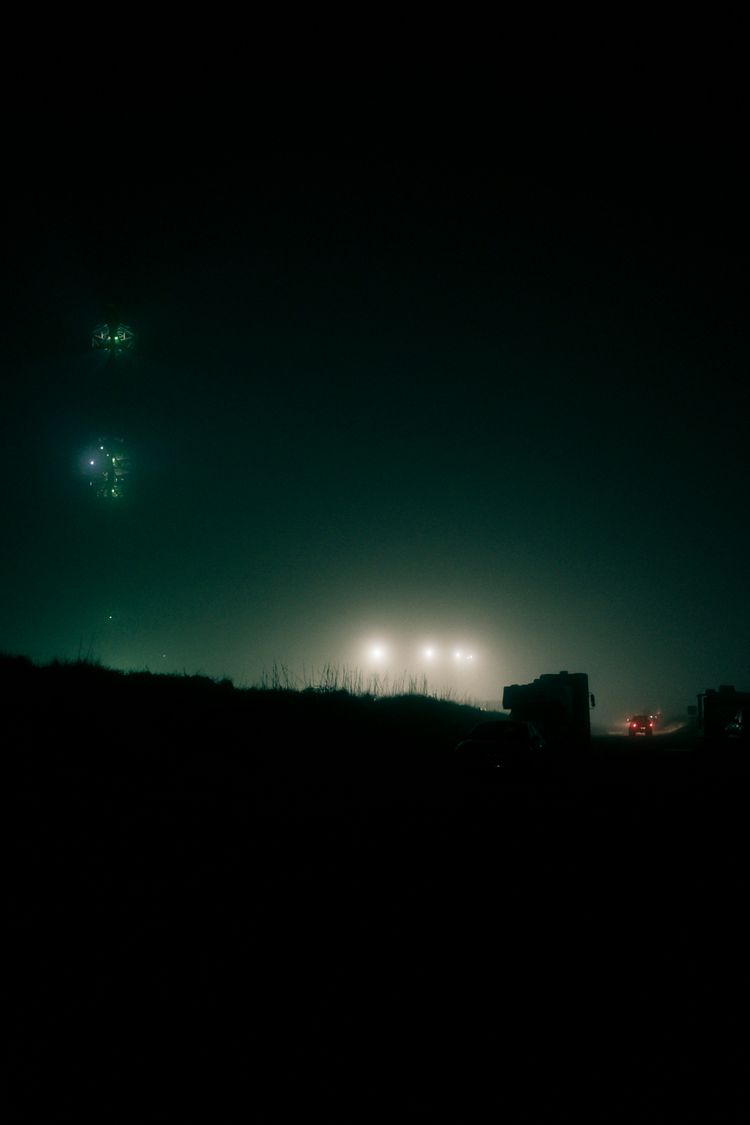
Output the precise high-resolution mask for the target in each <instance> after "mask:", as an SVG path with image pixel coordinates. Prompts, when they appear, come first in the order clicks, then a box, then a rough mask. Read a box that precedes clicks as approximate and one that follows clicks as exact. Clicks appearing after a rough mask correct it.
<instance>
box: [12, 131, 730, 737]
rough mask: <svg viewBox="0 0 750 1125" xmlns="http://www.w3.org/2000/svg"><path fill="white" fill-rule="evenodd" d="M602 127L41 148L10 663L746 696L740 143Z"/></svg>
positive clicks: (23, 169)
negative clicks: (103, 470) (105, 498)
mask: <svg viewBox="0 0 750 1125" xmlns="http://www.w3.org/2000/svg"><path fill="white" fill-rule="evenodd" d="M601 123H602V117H599V116H597V115H593V116H592V118H591V121H590V122H589V124H588V127H587V128H580V129H577V130H576V129H570V128H568V129H567V130H566V129H563V128H561V126H560V122H555V121H547V122H545V123H544V128H543V129H542V130H537V131H536V133H535V132H534V129H531V128H527V129H526V132H525V134H524V136H525V141H526V143H524V144H516V143H512V142H516V141H518V138H519V136H520V135H521V130H520V127H519V128H517V129H516V130H515V131H514V133H513V137H512V138H510V139H508V138H507V137H506V143H505V144H500V143H497V138H496V143H495V144H494V145H487V146H485V147H484V148H477V147H476V146H473V145H472V144H470V143H468V140H467V138H466V137H465V136H462V135H461V134H459V133H457V132H455V131H451V130H450V129H448V130H447V131H446V136H445V137H444V138H443V141H442V144H441V145H436V144H435V143H433V142H434V139H435V138H436V137H439V130H438V129H437V127H436V124H435V123H434V122H433V125H432V128H431V129H430V130H428V131H426V132H425V134H424V135H423V136H422V137H421V138H419V139H418V140H417V141H415V143H414V144H413V145H411V146H410V145H409V144H408V137H406V136H405V134H404V131H402V132H401V134H400V135H399V143H398V144H396V143H395V142H394V143H393V144H391V145H388V144H387V143H386V140H385V139H384V137H385V136H386V133H387V131H383V130H382V129H381V131H380V132H379V133H378V134H377V136H375V135H374V134H371V135H370V136H369V139H368V135H367V134H366V133H364V132H363V133H361V134H360V139H359V143H357V144H350V145H348V146H347V145H346V144H339V145H338V146H331V145H324V144H320V145H316V144H315V143H314V138H313V137H312V136H310V137H308V138H307V139H305V138H304V131H303V135H302V139H299V136H300V134H299V133H298V134H297V136H296V137H295V138H293V139H291V140H289V141H288V142H287V143H282V142H280V141H278V140H277V142H276V143H270V142H269V140H268V133H266V134H265V136H264V140H263V143H260V142H258V143H257V144H256V145H255V147H253V145H252V144H251V143H247V144H245V145H240V146H236V147H235V148H232V149H228V148H227V147H226V146H225V145H223V144H222V143H220V141H221V139H222V138H218V137H217V136H216V135H215V134H208V135H206V137H205V138H198V139H197V140H196V139H195V138H193V141H194V143H192V144H191V145H190V146H187V145H185V144H183V143H178V140H179V141H180V142H182V141H184V138H185V136H186V132H185V131H183V132H182V133H180V134H179V137H176V136H172V138H171V142H166V143H163V144H157V143H156V140H155V137H154V135H153V133H148V135H147V136H146V137H141V138H140V142H139V143H136V144H135V145H134V146H133V147H132V148H131V149H130V151H129V152H128V153H127V154H125V153H123V152H119V151H117V150H115V151H112V150H100V151H98V152H91V151H86V147H85V145H80V144H74V145H73V146H72V148H70V147H69V148H68V149H67V152H66V154H64V155H61V156H60V159H55V160H51V161H46V160H41V159H39V158H38V154H37V157H36V158H32V157H30V156H29V150H28V148H25V149H23V150H22V152H19V156H18V158H17V160H16V162H15V164H14V165H13V169H14V171H13V177H14V178H13V185H12V190H11V200H12V205H11V208H10V211H9V216H8V217H9V219H10V222H9V229H8V237H7V245H8V247H9V252H8V254H7V255H6V260H5V266H4V291H5V298H4V306H3V307H4V313H3V319H4V333H3V336H4V341H5V348H6V356H5V361H4V363H3V389H2V396H3V398H2V407H3V409H2V427H3V433H2V439H3V440H2V453H1V456H2V461H1V462H0V467H1V469H2V485H3V510H4V546H3V552H2V562H1V565H2V595H1V597H0V645H2V647H3V648H4V649H6V650H7V651H12V652H23V653H26V654H28V655H30V656H32V657H33V658H35V659H39V660H47V659H50V658H52V657H53V656H58V657H75V656H77V655H78V654H79V653H81V652H83V653H84V654H86V655H93V656H95V657H97V658H99V659H101V660H102V661H103V662H104V663H106V664H112V665H114V666H117V667H149V668H151V669H152V670H157V671H158V670H164V671H182V670H187V671H190V672H192V671H202V672H205V673H207V674H210V675H228V676H230V677H232V678H233V679H234V680H235V682H236V683H239V684H250V683H255V682H258V681H259V680H260V679H261V678H262V677H263V676H264V675H267V674H268V673H269V672H270V671H271V669H272V667H273V665H274V664H276V665H280V666H283V667H285V668H288V669H289V670H290V671H291V672H292V673H293V674H295V675H297V676H298V677H299V678H300V679H301V680H302V681H304V679H305V678H306V677H307V678H309V679H314V678H315V675H316V673H317V671H319V670H321V669H323V668H324V667H326V666H334V667H336V668H339V669H341V670H342V673H343V670H344V669H355V668H357V669H360V670H362V671H363V672H364V673H366V674H367V675H369V674H370V673H371V672H372V671H373V670H374V666H372V665H370V664H369V663H368V656H367V648H368V645H369V644H370V642H374V641H375V640H380V641H382V643H383V644H385V645H389V646H390V656H389V658H388V659H389V663H388V664H387V665H383V666H382V667H381V669H380V671H381V674H382V673H383V672H388V674H389V675H390V676H391V677H393V678H394V679H400V678H401V679H402V678H403V677H404V676H405V675H407V676H410V675H416V674H421V673H422V672H423V671H425V670H426V669H425V665H424V661H423V659H422V657H421V656H420V655H419V652H420V647H421V646H422V644H423V643H426V642H427V641H428V640H429V641H432V643H434V644H435V645H436V646H441V649H442V651H443V653H444V654H445V663H444V664H443V665H442V666H441V668H440V670H439V671H435V672H434V673H433V672H430V675H432V676H433V677H434V679H433V683H434V684H435V686H436V687H438V688H443V689H450V690H452V691H455V692H458V693H459V694H461V695H463V694H466V693H468V694H469V695H471V696H472V697H474V698H479V699H486V700H498V699H499V698H500V696H501V694H502V686H503V684H505V683H510V682H517V681H524V680H526V679H532V678H534V677H535V676H537V675H539V674H540V673H542V672H549V671H557V670H559V669H562V668H567V669H568V670H570V671H587V672H588V673H589V676H590V678H591V683H592V688H593V690H594V691H595V692H596V694H597V699H598V703H599V712H598V715H599V718H600V721H601V723H602V724H603V725H604V726H605V727H611V726H613V725H617V724H618V723H620V722H621V720H622V719H623V718H624V717H625V715H627V714H628V713H629V712H630V711H632V710H638V709H643V708H657V707H659V708H662V709H663V710H664V711H668V712H675V711H680V710H683V711H684V709H685V708H686V707H687V705H688V704H689V703H691V702H693V701H694V697H695V695H696V693H697V692H699V691H702V690H704V689H705V688H706V687H710V686H718V684H719V683H735V684H736V686H737V687H740V688H742V687H747V686H748V684H750V653H749V652H748V645H747V637H748V624H750V621H749V618H750V609H749V608H748V598H747V593H746V585H747V582H746V570H747V553H748V531H747V515H746V500H747V486H748V453H747V449H748V446H747V405H748V403H747V381H746V380H747V360H748V348H747V337H746V309H745V300H744V288H745V276H746V267H747V250H748V240H747V221H746V215H745V212H744V198H745V194H746V188H747V182H746V179H745V178H743V175H742V173H741V171H740V168H741V163H740V161H739V154H738V153H736V152H735V147H734V145H733V143H732V132H731V129H730V128H729V123H728V122H727V121H726V120H723V121H716V120H714V121H713V122H712V120H711V118H710V116H709V117H708V118H707V119H706V120H704V121H702V122H698V123H696V122H692V123H688V122H687V121H680V120H678V121H677V122H672V129H671V131H668V132H665V133H662V132H660V130H659V129H658V128H656V125H657V124H658V122H654V121H652V122H651V127H650V128H649V129H646V130H641V129H640V128H638V127H636V126H638V124H639V123H638V121H636V120H634V121H633V122H630V123H629V127H628V122H627V121H625V123H623V119H622V118H620V119H619V120H618V123H617V124H618V126H619V128H614V127H612V128H611V130H610V131H609V132H608V133H605V132H603V131H602V130H601V128H597V126H601ZM530 137H535V138H536V140H537V142H538V143H536V144H531V143H529V138H530ZM689 138H690V140H691V143H690V144H688V143H687V141H688V139H689ZM386 139H387V137H386ZM201 140H202V141H203V143H201ZM420 141H421V142H422V143H420ZM147 142H148V143H147ZM112 301H118V302H119V303H120V308H121V315H122V317H123V319H125V320H126V321H127V322H128V323H129V324H131V325H132V327H133V329H134V331H135V332H136V334H137V349H136V351H135V352H134V354H133V355H132V356H130V357H127V359H126V360H124V361H123V362H121V363H118V364H116V365H115V367H114V370H113V371H108V369H107V367H106V365H104V364H103V363H102V362H100V361H101V360H102V357H101V356H100V355H99V354H96V353H94V352H93V351H92V349H91V348H90V346H89V340H90V333H91V329H92V327H93V325H94V324H95V323H97V322H98V321H100V320H102V319H105V318H106V316H107V309H108V307H109V304H110V303H111V302H112ZM102 431H107V432H109V433H112V434H115V433H118V434H121V436H123V437H124V438H125V439H126V440H127V442H128V446H129V449H130V452H131V457H132V473H131V476H130V478H129V480H128V492H127V495H126V496H125V497H124V498H123V500H122V501H121V502H118V503H116V504H106V503H104V502H97V501H96V500H95V499H94V498H93V496H92V491H91V489H90V488H89V487H88V485H87V482H86V478H85V477H84V476H83V475H82V474H81V472H80V471H79V469H80V460H81V457H82V455H83V452H84V451H85V449H86V448H87V446H88V444H89V443H90V442H91V441H92V440H93V438H94V437H96V436H97V434H98V433H99V432H102ZM457 646H458V647H461V648H462V650H463V652H464V654H466V653H468V652H469V651H471V652H472V653H473V655H474V661H473V663H472V664H469V663H467V662H464V663H460V662H459V663H457V662H456V661H455V658H453V657H451V656H450V654H451V653H452V652H453V651H454V650H455V648H456V647H457Z"/></svg>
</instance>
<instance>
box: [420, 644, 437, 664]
mask: <svg viewBox="0 0 750 1125" xmlns="http://www.w3.org/2000/svg"><path fill="white" fill-rule="evenodd" d="M422 655H423V656H424V658H425V660H434V658H435V649H434V648H432V647H431V646H429V645H428V646H427V648H425V649H423V650H422Z"/></svg>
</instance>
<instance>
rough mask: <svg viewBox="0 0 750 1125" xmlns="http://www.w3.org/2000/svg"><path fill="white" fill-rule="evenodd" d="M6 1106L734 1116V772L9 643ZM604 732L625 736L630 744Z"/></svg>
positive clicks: (742, 798) (738, 1062)
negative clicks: (488, 749) (491, 764)
mask: <svg viewBox="0 0 750 1125" xmlns="http://www.w3.org/2000/svg"><path fill="white" fill-rule="evenodd" d="M0 682H1V683H2V699H3V706H2V744H3V751H4V755H3V758H4V765H5V771H6V778H7V779H8V782H9V787H10V791H11V795H12V800H11V817H10V830H11V831H10V842H11V862H10V865H9V869H10V880H9V884H10V886H9V890H10V905H11V909H10V936H11V942H10V950H11V951H10V953H9V955H8V961H7V964H8V967H9V970H10V971H9V978H10V982H11V986H12V987H11V993H12V1006H11V1015H12V1036H11V1046H10V1054H9V1068H10V1077H11V1083H10V1085H11V1092H12V1093H11V1114H10V1117H8V1118H6V1119H7V1120H11V1121H19V1122H20V1121H29V1122H32V1121H33V1122H42V1121H44V1122H53V1121H54V1122H57V1121H60V1122H62V1121H74V1120H75V1121H80V1120H82V1119H94V1118H96V1119H97V1120H100V1121H101V1120H104V1121H108V1122H133V1121H138V1122H146V1121H148V1122H150V1121H154V1122H156V1121H159V1122H162V1121H163V1122H166V1121H184V1120H201V1121H206V1120H211V1121H217V1122H218V1121H232V1122H233V1121H237V1120H241V1119H244V1118H246V1117H247V1118H252V1120H254V1121H259V1122H276V1121H287V1120H299V1119H300V1117H301V1116H302V1115H304V1117H305V1118H307V1117H308V1116H310V1117H313V1116H314V1117H316V1118H320V1119H323V1120H326V1121H348V1122H351V1121H365V1120H379V1121H380V1120H383V1119H384V1118H386V1117H388V1118H394V1117H395V1118H398V1119H403V1120H408V1121H416V1120H420V1121H422V1120H424V1121H435V1120H449V1121H456V1122H458V1121H478V1120H484V1119H485V1118H492V1119H498V1120H504V1121H512V1122H526V1121H528V1122H555V1123H559V1122H567V1121H571V1122H572V1121H578V1120H580V1119H581V1117H588V1118H589V1119H592V1120H597V1121H608V1122H609V1121H613V1122H628V1123H631V1122H635V1121H638V1122H640V1121H672V1120H680V1121H688V1120H690V1121H692V1120H695V1121H702V1122H704V1121H709V1120H710V1121H712V1122H716V1121H737V1120H740V1119H741V1118H742V1116H743V1115H744V1113H745V1112H746V1110H747V1108H748V1107H747V1090H746V1084H745V1075H744V1051H745V1049H746V1047H747V1032H746V1030H745V1022H746V1021H745V1011H746V1005H747V1001H748V998H749V995H748V994H749V993H750V978H748V974H747V952H746V951H747V937H748V923H747V921H746V910H745V898H746V889H747V851H748V849H747V829H746V818H745V805H746V801H747V771H746V768H745V766H744V763H743V762H736V761H735V762H732V763H729V764H727V763H726V762H724V763H717V762H716V761H711V760H707V759H706V757H705V756H702V755H701V754H700V753H699V752H691V746H689V745H687V744H686V745H685V746H684V747H683V748H682V750H681V749H680V747H679V746H676V745H672V746H671V748H670V749H669V750H666V751H664V752H663V753H660V752H654V753H651V754H645V753H630V754H624V753H617V752H616V751H615V750H612V749H611V748H609V750H608V748H607V747H605V746H604V745H602V746H600V747H598V748H595V750H596V749H599V750H601V751H602V752H601V753H599V754H597V753H593V754H592V755H591V757H589V758H585V759H582V760H578V761H576V762H575V763H561V765H560V768H559V769H558V770H556V771H553V772H551V773H549V774H548V775H547V776H545V777H543V778H541V779H540V778H538V777H536V778H530V777H526V776H520V777H512V778H509V779H507V780H506V779H503V780H502V781H501V782H500V783H499V784H498V783H496V782H491V781H487V780H483V779H479V780H477V779H471V780H469V779H464V778H462V776H461V775H460V773H458V772H456V771H455V769H454V768H453V766H454V762H453V757H452V749H453V747H454V746H455V744H456V742H457V741H458V740H459V739H460V738H462V737H463V736H464V735H465V734H466V733H467V731H468V730H470V729H471V727H472V726H473V725H474V723H475V722H477V721H478V719H479V718H482V717H486V716H485V713H482V712H480V711H479V710H478V709H477V708H474V707H472V706H469V705H466V704H460V703H455V702H452V701H446V700H437V699H430V698H427V697H423V696H417V695H414V696H410V695H402V696H394V697H391V698H373V697H370V696H355V695H353V694H351V693H349V692H346V691H339V690H329V691H325V690H312V689H308V690H305V691H290V690H282V689H269V688H267V689H237V688H235V687H234V686H233V685H232V684H231V683H230V682H229V681H213V680H211V679H209V678H206V677H202V676H162V675H152V674H150V673H121V672H116V671H112V670H109V669H105V668H102V667H100V666H98V665H95V664H89V663H86V662H79V663H75V664H52V665H48V666H43V667H40V666H37V665H34V664H32V663H31V662H30V661H28V660H26V659H25V658H23V657H15V656H4V657H2V658H0ZM625 741H626V740H625Z"/></svg>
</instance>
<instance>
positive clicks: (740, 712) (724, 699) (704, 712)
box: [698, 684, 750, 749]
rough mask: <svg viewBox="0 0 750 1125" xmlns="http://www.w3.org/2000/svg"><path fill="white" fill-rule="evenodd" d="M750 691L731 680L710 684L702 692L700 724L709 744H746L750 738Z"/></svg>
mask: <svg viewBox="0 0 750 1125" xmlns="http://www.w3.org/2000/svg"><path fill="white" fill-rule="evenodd" d="M748 714H750V692H748V691H737V689H736V688H735V687H734V686H733V685H731V684H721V685H720V687H719V688H718V690H717V689H715V688H708V689H707V690H706V691H704V692H701V694H700V695H699V696H698V726H699V728H700V730H701V731H702V733H703V742H704V744H705V745H706V746H707V747H713V748H718V749H721V748H729V749H732V748H734V747H739V746H742V747H745V746H748V744H749V742H750V728H749V727H748V718H747V717H748Z"/></svg>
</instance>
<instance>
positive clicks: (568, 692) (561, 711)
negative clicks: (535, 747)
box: [503, 671, 596, 750]
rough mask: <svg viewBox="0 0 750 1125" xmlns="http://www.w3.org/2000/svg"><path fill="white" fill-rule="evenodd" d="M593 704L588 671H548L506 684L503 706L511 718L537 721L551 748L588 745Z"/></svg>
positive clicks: (535, 723)
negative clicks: (536, 676) (531, 678)
mask: <svg viewBox="0 0 750 1125" xmlns="http://www.w3.org/2000/svg"><path fill="white" fill-rule="evenodd" d="M594 706H596V700H595V699H594V696H593V695H592V694H591V693H590V692H589V678H588V674H587V673H586V672H567V671H564V672H547V673H545V674H544V675H541V676H539V677H538V678H537V679H536V680H533V681H532V682H531V683H530V684H508V685H506V687H504V688H503V709H504V710H506V711H510V717H511V719H519V720H525V721H527V722H531V723H534V725H535V726H536V727H538V728H539V730H540V731H541V733H542V735H543V736H544V738H545V739H546V740H547V743H548V744H549V746H550V748H552V749H562V750H584V749H587V748H588V747H589V745H590V743H591V708H592V707H594Z"/></svg>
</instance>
